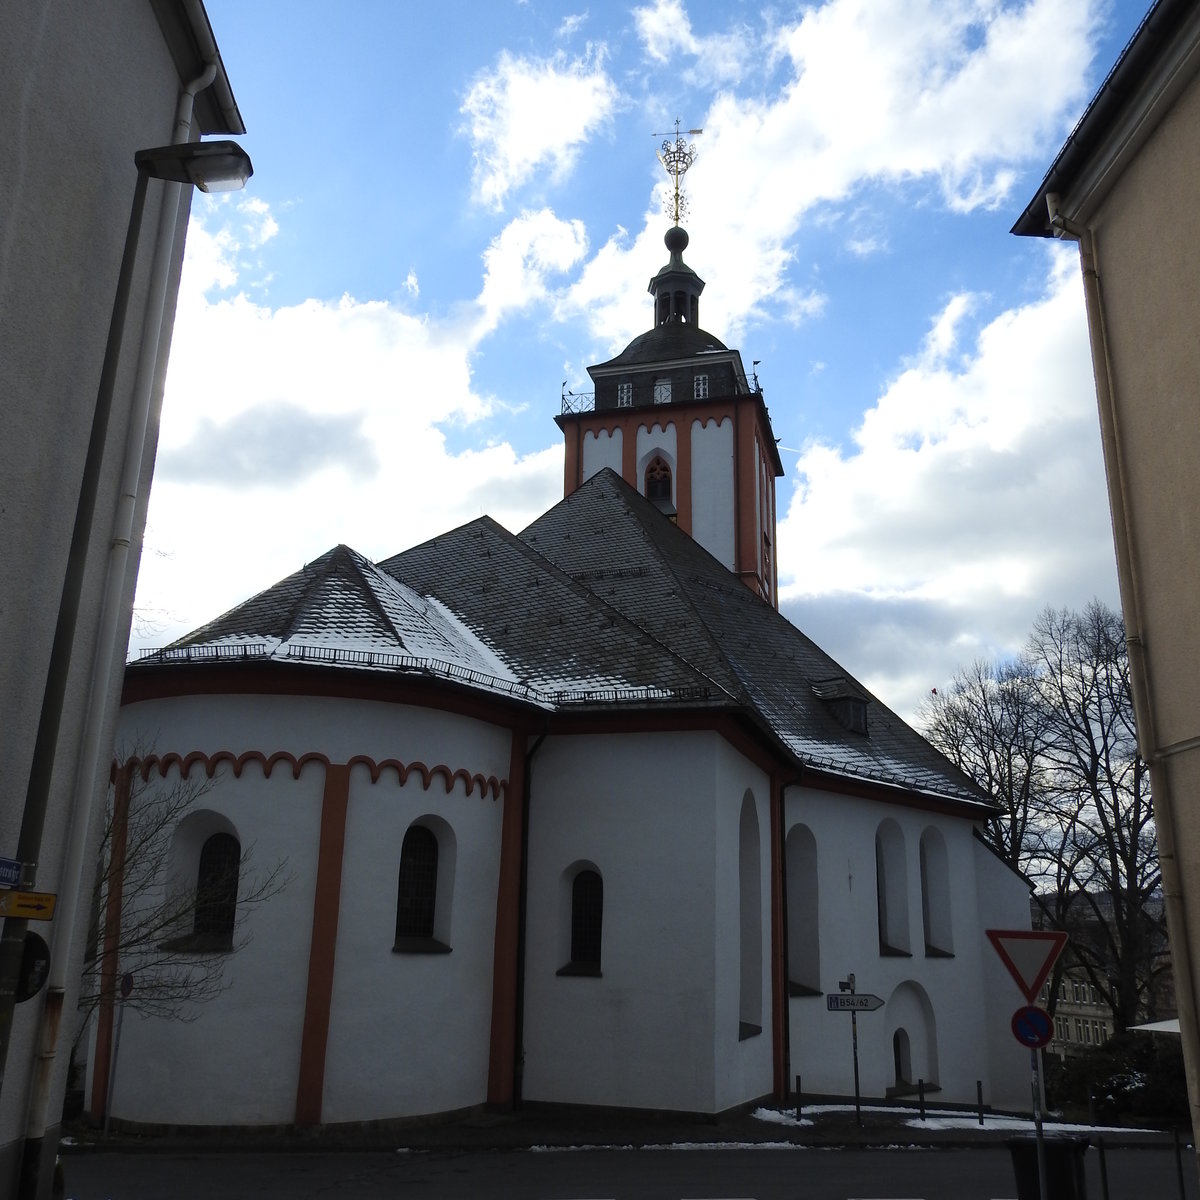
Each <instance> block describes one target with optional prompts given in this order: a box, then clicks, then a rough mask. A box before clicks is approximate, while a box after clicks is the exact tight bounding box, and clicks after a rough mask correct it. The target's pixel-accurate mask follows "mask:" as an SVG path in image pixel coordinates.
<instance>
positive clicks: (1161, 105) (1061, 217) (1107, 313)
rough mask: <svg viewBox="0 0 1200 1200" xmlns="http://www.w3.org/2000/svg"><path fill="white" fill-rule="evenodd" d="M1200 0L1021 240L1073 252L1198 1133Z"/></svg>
mask: <svg viewBox="0 0 1200 1200" xmlns="http://www.w3.org/2000/svg"><path fill="white" fill-rule="evenodd" d="M1198 146H1200V6H1197V5H1196V4H1195V3H1194V0H1158V2H1157V3H1155V4H1154V5H1153V6H1152V7H1151V9H1150V11H1149V13H1148V14H1147V15H1146V18H1145V20H1144V21H1143V22H1142V24H1141V26H1140V27H1139V29H1138V31H1137V33H1136V34H1135V35H1134V37H1133V39H1132V40H1131V41H1130V43H1129V45H1128V46H1127V47H1126V48H1125V50H1124V52H1123V53H1122V55H1121V57H1120V59H1119V60H1118V62H1117V64H1116V66H1115V67H1114V68H1113V70H1112V71H1111V73H1110V74H1109V76H1108V78H1107V79H1106V80H1105V81H1104V84H1103V85H1102V87H1101V88H1100V91H1099V92H1097V94H1096V96H1095V98H1094V99H1093V100H1092V102H1091V104H1090V105H1089V106H1088V109H1087V112H1086V113H1085V114H1084V116H1083V118H1082V120H1081V121H1080V122H1079V124H1078V126H1077V127H1076V128H1075V130H1074V132H1073V133H1072V134H1071V137H1070V138H1069V139H1068V141H1067V143H1066V145H1065V146H1063V148H1062V150H1061V151H1060V152H1059V154H1058V157H1057V158H1056V159H1055V160H1054V163H1053V165H1052V166H1051V167H1050V170H1049V171H1048V172H1047V174H1046V177H1045V179H1044V180H1043V181H1042V183H1041V185H1040V186H1039V187H1038V189H1037V192H1036V194H1035V195H1034V196H1033V198H1032V199H1031V200H1030V202H1029V204H1028V205H1027V207H1026V209H1025V211H1024V212H1023V213H1022V214H1021V217H1020V219H1019V220H1018V221H1017V223H1016V225H1015V227H1014V230H1013V231H1014V232H1015V233H1018V234H1022V235H1025V236H1032V237H1055V236H1061V237H1066V238H1070V239H1073V240H1075V241H1077V242H1078V244H1079V250H1080V261H1081V264H1082V267H1083V278H1084V292H1085V295H1086V298H1087V313H1088V325H1089V327H1090V330H1091V340H1092V366H1093V370H1094V372H1095V378H1096V394H1097V400H1098V405H1099V414H1100V432H1101V439H1102V443H1103V447H1104V463H1105V470H1106V472H1107V476H1108V488H1109V502H1110V508H1111V512H1112V521H1113V534H1114V539H1115V544H1116V552H1117V574H1118V579H1119V582H1120V587H1121V608H1122V613H1123V615H1124V619H1125V630H1126V637H1127V641H1128V643H1129V662H1130V675H1131V679H1132V684H1133V688H1132V690H1133V697H1134V706H1135V710H1136V715H1137V725H1138V737H1139V742H1140V749H1141V753H1142V757H1143V758H1144V759H1145V760H1146V762H1147V764H1148V765H1149V768H1150V774H1151V779H1152V783H1153V793H1154V815H1155V824H1156V827H1157V831H1158V837H1159V846H1160V851H1161V862H1162V870H1163V893H1164V896H1165V898H1166V910H1167V926H1168V931H1169V933H1170V937H1171V946H1172V954H1173V959H1174V965H1175V979H1176V990H1177V997H1178V1002H1179V1020H1180V1029H1181V1032H1182V1035H1183V1050H1184V1060H1185V1063H1186V1066H1187V1076H1188V1091H1189V1096H1190V1100H1191V1105H1192V1126H1193V1129H1194V1130H1197V1131H1200V1023H1198V1019H1197V998H1196V995H1197V972H1198V970H1200V932H1198V931H1200V809H1198V808H1197V806H1196V797H1197V796H1198V795H1200V602H1198V601H1197V589H1196V581H1197V579H1200V536H1198V530H1200V472H1198V471H1197V469H1196V463H1197V462H1198V461H1200V421H1197V419H1196V397H1197V394H1198V393H1200V317H1198V310H1197V304H1196V280H1197V278H1198V277H1200V167H1198V162H1200V159H1198V151H1197V147H1198Z"/></svg>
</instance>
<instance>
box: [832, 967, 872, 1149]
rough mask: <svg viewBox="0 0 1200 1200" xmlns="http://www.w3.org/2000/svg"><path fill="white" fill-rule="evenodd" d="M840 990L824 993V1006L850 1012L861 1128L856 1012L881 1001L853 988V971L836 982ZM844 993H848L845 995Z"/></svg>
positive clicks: (856, 1114)
mask: <svg viewBox="0 0 1200 1200" xmlns="http://www.w3.org/2000/svg"><path fill="white" fill-rule="evenodd" d="M838 987H839V989H841V990H840V991H837V992H827V993H826V994H825V1007H826V1009H827V1010H828V1011H829V1012H848V1013H849V1014H850V1044H851V1046H852V1047H853V1050H854V1118H855V1120H856V1121H857V1122H858V1127H859V1129H861V1128H862V1101H861V1099H860V1093H859V1087H858V1014H859V1013H860V1012H874V1011H875V1010H876V1009H877V1008H882V1007H883V1001H882V1000H881V999H880V998H879V997H878V996H872V995H871V993H870V992H863V994H862V995H861V996H860V995H858V994H857V993H856V992H855V990H854V972H853V971H851V972H850V974H849V975H848V976H847V977H846V978H845V979H843V980H840V981H839V983H838ZM846 993H849V995H847V994H846Z"/></svg>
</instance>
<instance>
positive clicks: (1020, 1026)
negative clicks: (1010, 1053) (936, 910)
mask: <svg viewBox="0 0 1200 1200" xmlns="http://www.w3.org/2000/svg"><path fill="white" fill-rule="evenodd" d="M984 932H985V933H986V934H987V935H988V940H989V941H990V942H991V943H992V946H993V947H994V948H995V950H996V953H997V954H998V955H1000V961H1001V962H1002V963H1004V965H1005V966H1006V967H1007V968H1008V973H1009V974H1010V975H1011V976H1012V977H1013V980H1014V981H1015V982H1016V985H1017V987H1019V988H1020V989H1021V993H1022V995H1024V997H1025V999H1026V1000H1027V1001H1028V1005H1027V1006H1026V1007H1024V1008H1019V1009H1017V1011H1016V1012H1015V1013H1014V1014H1013V1019H1012V1032H1013V1037H1015V1038H1016V1039H1017V1041H1018V1042H1020V1043H1021V1045H1022V1046H1028V1047H1029V1069H1030V1075H1031V1076H1032V1080H1033V1084H1032V1086H1033V1128H1034V1132H1035V1136H1036V1138H1037V1164H1038V1194H1039V1195H1040V1196H1041V1198H1042V1200H1048V1198H1049V1191H1048V1190H1047V1186H1046V1139H1045V1135H1044V1132H1043V1130H1042V1103H1041V1092H1042V1088H1041V1078H1040V1072H1039V1065H1038V1059H1039V1055H1038V1051H1039V1050H1040V1049H1041V1048H1042V1047H1043V1046H1044V1045H1045V1044H1046V1043H1047V1042H1048V1041H1049V1040H1050V1038H1051V1036H1052V1035H1053V1032H1054V1026H1053V1023H1052V1022H1051V1020H1050V1014H1049V1013H1048V1012H1046V1011H1045V1010H1044V1009H1042V1008H1039V1007H1037V1003H1036V1002H1037V997H1038V992H1040V991H1041V988H1042V984H1043V983H1045V982H1046V979H1047V977H1048V976H1049V974H1050V970H1051V968H1052V967H1053V966H1054V964H1055V962H1057V961H1058V956H1059V955H1060V954H1061V953H1062V952H1063V947H1064V946H1065V945H1066V944H1067V935H1066V934H1065V933H1062V932H1061V931H1059V930H1030V929H988V930H985V931H984Z"/></svg>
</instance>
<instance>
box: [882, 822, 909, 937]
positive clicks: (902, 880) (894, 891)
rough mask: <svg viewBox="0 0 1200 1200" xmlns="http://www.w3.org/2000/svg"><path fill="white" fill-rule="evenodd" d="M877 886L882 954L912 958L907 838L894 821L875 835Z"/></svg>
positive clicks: (883, 826) (885, 823)
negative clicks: (905, 843) (906, 852)
mask: <svg viewBox="0 0 1200 1200" xmlns="http://www.w3.org/2000/svg"><path fill="white" fill-rule="evenodd" d="M875 886H876V899H877V903H878V907H879V953H880V954H884V955H902V956H906V957H907V956H909V955H911V953H912V951H911V949H910V942H909V937H908V870H907V866H906V864H905V849H904V834H903V833H902V832H901V830H900V826H899V825H897V824H896V822H895V821H893V820H891V819H890V818H889V819H888V820H886V821H881V822H880V825H879V829H878V830H877V831H876V833H875Z"/></svg>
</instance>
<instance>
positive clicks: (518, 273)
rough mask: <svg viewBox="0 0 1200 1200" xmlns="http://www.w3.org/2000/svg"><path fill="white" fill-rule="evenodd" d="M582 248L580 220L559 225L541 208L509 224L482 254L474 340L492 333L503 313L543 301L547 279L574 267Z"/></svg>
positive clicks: (582, 231)
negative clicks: (553, 273)
mask: <svg viewBox="0 0 1200 1200" xmlns="http://www.w3.org/2000/svg"><path fill="white" fill-rule="evenodd" d="M586 249H587V235H586V233H585V232H584V228H583V222H582V221H561V220H559V219H558V218H557V217H556V216H555V215H554V213H553V212H551V211H550V210H549V209H546V208H543V209H540V210H539V211H538V212H525V213H522V214H521V215H520V216H519V217H517V218H515V219H514V220H512V221H510V222H509V223H508V225H506V226H505V228H504V229H503V231H502V232H501V233H500V234H499V235H498V236H497V237H495V238H493V239H492V242H491V244H490V245H489V246H488V248H487V250H485V251H484V255H483V261H484V279H483V290H482V291H481V292H480V295H479V307H480V309H481V314H480V322H479V324H478V326H477V327H476V332H475V338H476V340H478V338H480V337H482V336H483V335H484V334H485V333H490V332H491V331H492V330H493V329H495V327H496V326H497V325H498V324H499V323H500V321H501V320H503V318H504V316H505V315H506V314H507V313H511V312H519V311H520V310H522V309H525V308H528V307H529V305H530V304H532V303H533V302H534V301H535V300H540V299H543V298H545V296H546V277H547V275H549V274H551V273H552V272H562V271H565V270H567V269H568V268H569V267H572V266H574V265H575V264H576V263H577V262H578V261H579V260H580V259H581V258H582V257H583V255H584V253H585V252H586Z"/></svg>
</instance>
